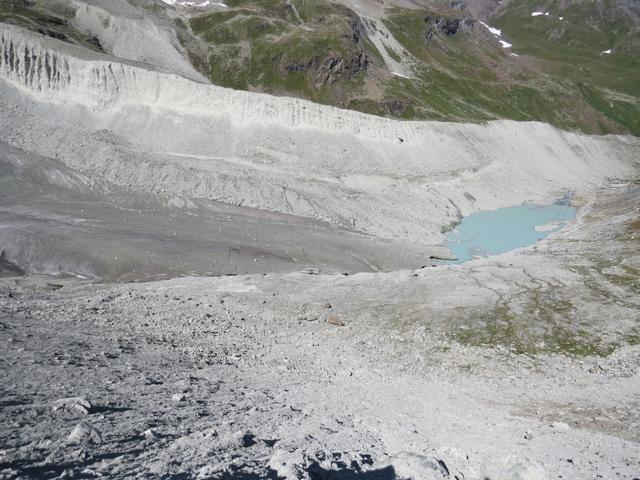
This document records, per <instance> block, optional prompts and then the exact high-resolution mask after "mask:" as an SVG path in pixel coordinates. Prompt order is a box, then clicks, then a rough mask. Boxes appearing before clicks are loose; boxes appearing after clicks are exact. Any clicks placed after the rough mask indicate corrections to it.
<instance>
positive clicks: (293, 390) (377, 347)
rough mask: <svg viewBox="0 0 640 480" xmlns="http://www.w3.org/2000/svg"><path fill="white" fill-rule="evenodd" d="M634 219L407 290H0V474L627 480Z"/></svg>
mask: <svg viewBox="0 0 640 480" xmlns="http://www.w3.org/2000/svg"><path fill="white" fill-rule="evenodd" d="M639 205H640V201H639V194H638V187H637V186H633V185H627V186H620V185H619V186H609V187H606V188H603V189H602V190H601V191H600V192H599V197H598V200H597V201H594V202H590V203H588V204H586V205H585V206H584V207H583V208H582V209H581V212H580V216H579V218H578V220H577V221H576V222H575V223H574V224H572V225H571V226H570V227H568V228H567V229H565V230H563V231H562V232H561V233H560V234H557V235H555V236H553V237H552V238H550V239H548V240H546V241H544V242H542V243H540V244H538V245H537V246H536V247H535V248H532V249H528V250H522V251H520V252H513V253H510V254H507V255H503V256H499V257H495V258H493V259H489V260H483V261H476V262H470V263H468V264H465V265H463V266H451V267H439V268H430V269H425V270H418V271H414V272H412V271H400V272H395V273H388V274H365V273H361V274H357V275H353V276H348V277H344V276H340V275H338V276H335V275H303V274H270V275H266V276H263V275H257V276H256V275H253V276H240V277H233V278H218V279H197V278H189V279H175V280H171V281H166V282H153V283H146V284H127V285H113V286H109V285H102V286H100V285H92V284H88V283H82V282H79V281H78V280H74V281H63V282H59V285H57V284H55V283H58V282H54V284H52V282H51V280H50V279H47V278H39V277H24V278H22V279H20V278H18V279H8V280H7V279H5V280H3V281H2V285H3V287H2V290H1V292H2V293H1V297H0V329H1V332H2V333H1V335H0V341H1V342H2V345H1V346H0V368H1V370H2V375H1V376H0V392H1V397H0V472H2V473H0V476H1V477H2V478H18V477H22V478H56V477H60V476H62V477H66V478H94V477H98V476H102V477H106V478H131V477H138V478H242V479H245V478H246V479H254V478H276V477H277V476H280V477H282V478H290V479H294V478H312V479H343V478H353V479H367V480H368V479H376V478H378V479H392V478H396V476H397V477H398V478H419V479H441V478H449V479H454V478H458V479H461V478H465V479H469V478H472V479H485V478H490V479H492V480H496V479H504V480H507V479H509V480H512V479H528V480H533V479H536V480H537V479H546V478H565V479H586V478H607V479H613V478H622V479H629V480H631V479H633V478H636V477H637V476H638V472H640V453H639V452H640V437H638V432H639V431H640V417H639V415H638V412H640V408H639V407H640V405H639V404H638V398H640V382H639V379H640V376H639V373H640V371H639V370H640V369H639V367H638V365H639V364H640V362H639V361H640V347H639V346H638V337H637V333H638V326H639V324H640V319H639V318H638V302H639V300H638V299H639V296H638V282H637V278H638V276H637V273H638V266H639V256H638V225H637V212H638V207H639ZM60 285H62V286H61V288H60ZM488 314H490V315H488ZM331 316H335V318H334V319H331V318H330V317H331ZM490 318H491V319H495V321H493V322H492V321H489V319H490ZM327 320H330V321H332V322H333V323H338V324H341V323H344V324H345V325H344V326H337V325H333V324H331V323H328V322H327ZM566 332H569V333H571V334H572V336H571V335H569V336H567V335H565V333H566ZM634 335H636V336H635V337H634ZM567 338H570V339H571V342H569V341H565V340H561V339H567ZM70 397H72V398H71V399H69V398H70ZM75 397H82V398H80V399H78V398H75ZM65 399H66V400H65ZM87 402H88V403H87ZM78 425H80V426H78ZM94 429H95V430H94Z"/></svg>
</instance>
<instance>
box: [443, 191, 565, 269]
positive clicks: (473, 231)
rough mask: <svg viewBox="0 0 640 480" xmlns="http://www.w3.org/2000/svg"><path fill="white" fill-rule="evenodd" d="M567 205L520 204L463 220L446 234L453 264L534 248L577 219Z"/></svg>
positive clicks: (560, 203)
mask: <svg viewBox="0 0 640 480" xmlns="http://www.w3.org/2000/svg"><path fill="white" fill-rule="evenodd" d="M566 203H567V202H559V203H557V204H554V205H544V206H541V205H520V206H516V207H507V208H501V209H498V210H492V211H485V212H476V213H473V214H471V215H469V216H468V217H465V218H464V219H463V220H462V222H461V223H460V224H459V225H458V226H457V227H456V228H455V229H454V230H452V231H451V232H450V233H449V234H448V235H447V247H449V249H450V250H451V251H452V252H453V254H454V255H455V256H456V258H457V260H453V261H452V262H453V263H463V262H467V261H469V260H472V259H474V258H476V257H489V256H491V255H498V254H500V253H505V252H509V251H511V250H515V249H517V248H522V247H526V246H528V245H533V244H534V243H536V242H537V241H539V240H541V239H543V238H544V237H546V236H547V235H549V234H550V233H552V232H555V231H557V230H559V229H561V228H562V227H563V226H564V225H565V224H566V223H567V222H568V221H569V220H571V219H573V218H574V217H575V216H576V209H575V208H573V207H572V206H570V205H567V204H566ZM447 263H450V262H447Z"/></svg>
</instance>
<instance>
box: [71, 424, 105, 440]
mask: <svg viewBox="0 0 640 480" xmlns="http://www.w3.org/2000/svg"><path fill="white" fill-rule="evenodd" d="M66 442H67V443H68V444H70V445H81V444H85V443H95V444H98V443H102V435H101V434H100V431H99V430H98V429H97V428H95V427H92V426H91V425H89V424H88V423H86V422H80V423H79V424H78V425H76V426H75V428H74V429H73V430H72V431H71V433H70V434H69V436H68V437H67V440H66Z"/></svg>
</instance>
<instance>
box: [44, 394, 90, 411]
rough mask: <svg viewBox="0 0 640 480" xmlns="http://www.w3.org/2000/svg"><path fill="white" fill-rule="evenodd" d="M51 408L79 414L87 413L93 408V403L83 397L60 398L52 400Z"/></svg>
mask: <svg viewBox="0 0 640 480" xmlns="http://www.w3.org/2000/svg"><path fill="white" fill-rule="evenodd" d="M51 410H53V411H54V412H60V411H64V412H70V413H79V414H80V415H88V414H90V413H91V412H92V410H93V405H91V402H89V401H88V400H87V399H85V398H83V397H70V398H61V399H60V400H56V401H55V402H53V405H52V407H51Z"/></svg>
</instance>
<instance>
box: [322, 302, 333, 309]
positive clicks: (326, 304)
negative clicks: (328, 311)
mask: <svg viewBox="0 0 640 480" xmlns="http://www.w3.org/2000/svg"><path fill="white" fill-rule="evenodd" d="M324 308H332V306H331V304H330V303H329V302H327V303H325V304H324Z"/></svg>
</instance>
